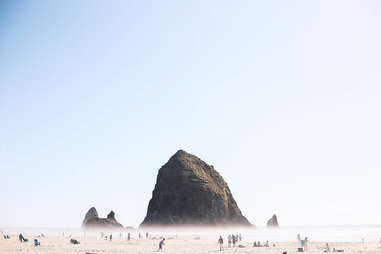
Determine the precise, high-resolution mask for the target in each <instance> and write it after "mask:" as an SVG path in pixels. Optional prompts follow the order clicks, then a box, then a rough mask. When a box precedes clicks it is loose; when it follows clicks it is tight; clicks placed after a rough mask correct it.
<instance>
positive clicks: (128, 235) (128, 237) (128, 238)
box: [127, 232, 131, 241]
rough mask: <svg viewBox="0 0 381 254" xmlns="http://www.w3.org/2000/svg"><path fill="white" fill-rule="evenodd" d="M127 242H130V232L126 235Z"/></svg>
mask: <svg viewBox="0 0 381 254" xmlns="http://www.w3.org/2000/svg"><path fill="white" fill-rule="evenodd" d="M127 240H128V241H129V240H131V234H130V232H128V234H127Z"/></svg>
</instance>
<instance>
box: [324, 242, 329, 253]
mask: <svg viewBox="0 0 381 254" xmlns="http://www.w3.org/2000/svg"><path fill="white" fill-rule="evenodd" d="M325 249H326V251H327V252H329V251H330V250H329V245H328V243H327V244H326V245H325Z"/></svg>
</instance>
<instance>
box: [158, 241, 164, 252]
mask: <svg viewBox="0 0 381 254" xmlns="http://www.w3.org/2000/svg"><path fill="white" fill-rule="evenodd" d="M164 241H165V238H163V240H161V241H160V243H159V250H158V251H163V245H165V243H164Z"/></svg>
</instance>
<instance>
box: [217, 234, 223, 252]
mask: <svg viewBox="0 0 381 254" xmlns="http://www.w3.org/2000/svg"><path fill="white" fill-rule="evenodd" d="M218 243H219V245H220V251H222V250H224V239H222V236H220V238H219V239H218Z"/></svg>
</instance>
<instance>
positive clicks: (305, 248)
mask: <svg viewBox="0 0 381 254" xmlns="http://www.w3.org/2000/svg"><path fill="white" fill-rule="evenodd" d="M303 247H304V251H307V250H308V237H306V238H304V241H303Z"/></svg>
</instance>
